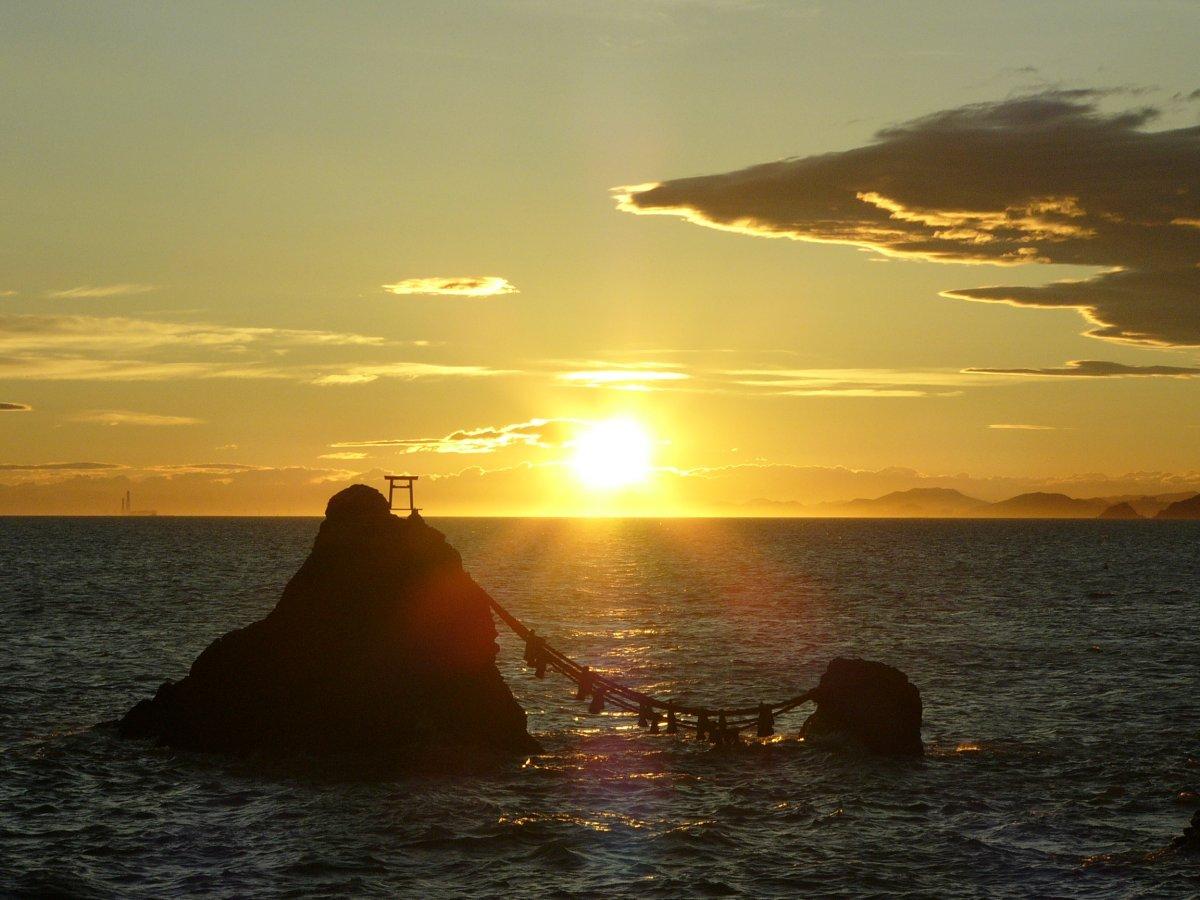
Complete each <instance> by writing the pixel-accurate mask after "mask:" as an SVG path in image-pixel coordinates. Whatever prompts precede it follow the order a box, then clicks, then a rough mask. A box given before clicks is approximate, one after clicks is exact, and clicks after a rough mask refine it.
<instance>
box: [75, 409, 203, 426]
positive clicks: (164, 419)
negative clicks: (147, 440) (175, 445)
mask: <svg viewBox="0 0 1200 900" xmlns="http://www.w3.org/2000/svg"><path fill="white" fill-rule="evenodd" d="M70 421H72V422H84V423H87V424H91V425H110V426H115V425H148V426H154V427H164V426H165V427H171V426H177V425H201V424H203V422H204V420H203V419H193V418H192V417H191V416H162V415H156V414H154V413H142V412H131V411H130V410H125V409H95V410H90V411H88V412H82V413H78V414H77V415H74V416H71V417H70Z"/></svg>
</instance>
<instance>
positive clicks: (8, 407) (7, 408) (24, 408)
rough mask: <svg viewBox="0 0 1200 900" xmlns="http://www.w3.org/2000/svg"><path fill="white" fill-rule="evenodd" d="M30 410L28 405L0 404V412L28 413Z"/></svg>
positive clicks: (30, 407)
mask: <svg viewBox="0 0 1200 900" xmlns="http://www.w3.org/2000/svg"><path fill="white" fill-rule="evenodd" d="M32 409H33V407H32V406H30V405H29V404H28V403H0V412H30V411H31V410H32Z"/></svg>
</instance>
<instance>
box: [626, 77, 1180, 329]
mask: <svg viewBox="0 0 1200 900" xmlns="http://www.w3.org/2000/svg"><path fill="white" fill-rule="evenodd" d="M1099 95H1100V92H1096V91H1057V92H1051V93H1045V94H1039V95H1036V96H1031V97H1022V98H1018V99H1013V100H1006V101H1003V102H999V103H985V104H978V105H973V106H966V107H961V108H958V109H950V110H945V111H942V112H938V113H934V114H933V115H930V116H926V117H924V118H920V119H916V120H914V121H911V122H906V123H903V124H901V125H897V126H894V127H891V128H887V129H884V130H883V131H880V132H879V133H878V134H877V135H876V140H875V141H874V142H873V143H871V144H868V145H867V146H864V147H859V148H856V149H853V150H848V151H845V152H840V153H826V154H822V155H820V156H810V157H804V158H799V159H785V160H781V161H778V162H772V163H767V164H765V165H758V166H752V167H750V168H747V169H741V170H738V171H735V172H726V173H723V174H718V175H707V176H700V177H696V178H683V179H678V180H673V181H666V182H662V183H658V184H649V185H640V186H637V187H629V188H619V189H617V197H618V205H619V207H620V208H621V209H623V210H626V211H628V212H634V213H642V214H665V215H675V216H681V217H683V218H686V219H688V220H689V221H692V222H695V223H698V224H702V225H706V226H710V227H715V228H721V229H726V230H731V231H736V232H741V233H745V234H752V235H759V236H768V237H788V238H793V239H796V240H805V241H818V242H827V243H844V244H853V245H857V246H862V247H868V248H870V249H872V250H876V251H878V252H880V253H884V254H888V255H892V256H902V257H916V258H923V259H930V260H938V261H943V262H960V263H961V262H966V263H990V264H995V265H1017V264H1022V263H1035V262H1037V263H1058V264H1066V265H1079V266H1099V267H1103V268H1105V269H1106V270H1108V271H1106V272H1103V273H1101V274H1098V275H1096V276H1095V277H1093V278H1090V279H1086V280H1081V281H1057V282H1053V283H1051V284H1048V285H1044V286H1041V287H1018V286H1005V285H998V286H994V287H982V288H966V289H958V290H952V291H948V292H946V295H947V296H950V297H955V298H960V299H970V300H983V301H992V302H1004V303H1011V304H1014V305H1018V306H1031V307H1071V308H1078V309H1080V310H1081V311H1083V313H1084V315H1085V316H1086V317H1087V318H1088V319H1089V321H1091V322H1092V323H1093V324H1094V326H1095V327H1094V328H1093V329H1092V330H1091V331H1090V332H1089V333H1090V334H1092V335H1094V336H1096V337H1100V338H1105V339H1108V340H1115V341H1122V342H1127V343H1137V344H1147V345H1162V346H1181V345H1200V269H1198V268H1197V266H1198V264H1200V127H1189V128H1180V129H1174V130H1166V131H1147V130H1145V128H1146V126H1147V125H1148V124H1149V123H1150V122H1151V121H1152V120H1153V119H1154V117H1155V116H1156V111H1155V110H1154V109H1151V108H1140V109H1135V110H1130V111H1125V112H1121V113H1116V114H1105V113H1102V112H1100V111H1099V109H1098V107H1097V100H1098V97H1099Z"/></svg>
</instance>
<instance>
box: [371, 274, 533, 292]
mask: <svg viewBox="0 0 1200 900" xmlns="http://www.w3.org/2000/svg"><path fill="white" fill-rule="evenodd" d="M383 289H384V290H385V291H387V292H388V293H390V294H425V295H437V296H447V297H496V296H498V295H500V294H515V293H517V288H516V286H515V285H513V284H512V283H511V282H510V281H509V280H508V279H507V278H501V277H500V276H499V275H462V276H458V277H451V278H446V277H432V278H407V279H405V280H404V281H397V282H396V283H395V284H385V285H383Z"/></svg>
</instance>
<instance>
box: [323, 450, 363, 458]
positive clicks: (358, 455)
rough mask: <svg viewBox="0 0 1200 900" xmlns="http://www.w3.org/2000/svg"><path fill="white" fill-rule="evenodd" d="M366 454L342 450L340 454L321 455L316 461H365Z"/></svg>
mask: <svg viewBox="0 0 1200 900" xmlns="http://www.w3.org/2000/svg"><path fill="white" fill-rule="evenodd" d="M366 458H367V454H365V453H361V452H356V451H354V450H343V451H341V452H340V453H322V454H321V455H320V456H318V457H317V459H366Z"/></svg>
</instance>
